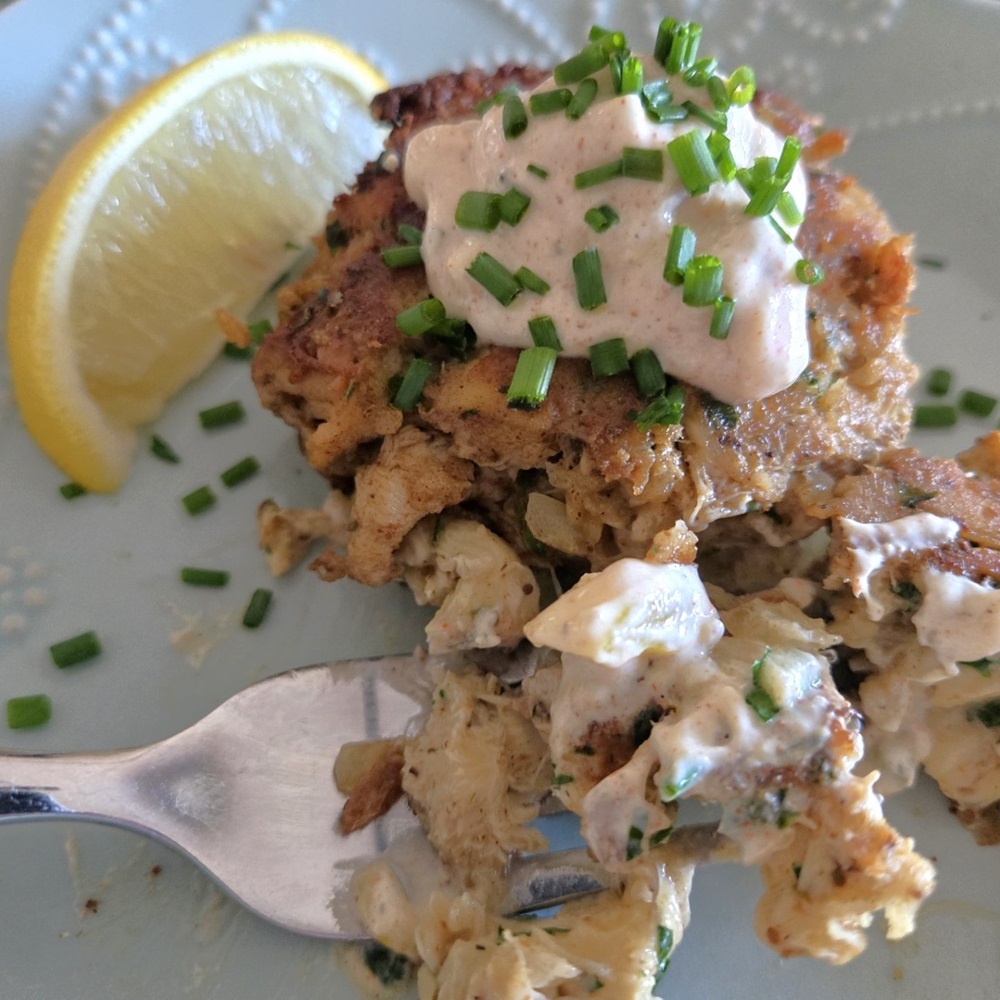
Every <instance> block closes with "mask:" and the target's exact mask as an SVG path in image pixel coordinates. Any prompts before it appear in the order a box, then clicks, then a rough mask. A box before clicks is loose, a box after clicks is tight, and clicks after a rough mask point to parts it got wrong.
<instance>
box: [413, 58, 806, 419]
mask: <svg viewBox="0 0 1000 1000" xmlns="http://www.w3.org/2000/svg"><path fill="white" fill-rule="evenodd" d="M644 66H645V73H646V80H647V81H649V80H651V79H653V78H654V77H656V76H658V77H662V76H663V71H662V69H661V68H660V67H659V66H658V65H657V64H656V63H655V62H654V61H653V60H652V59H646V60H644ZM596 79H597V80H598V82H599V90H598V97H597V99H596V101H595V102H594V104H592V105H591V107H590V108H589V109H588V110H587V112H586V113H585V114H584V115H583V117H582V118H580V119H579V120H571V119H569V118H567V117H566V116H565V115H564V114H562V113H556V114H549V115H542V116H536V115H531V114H530V112H529V124H528V128H527V130H526V131H525V132H524V133H523V134H522V135H521V136H519V137H517V138H515V139H509V140H508V139H506V138H505V137H504V134H503V126H502V114H503V112H502V108H500V107H495V108H492V109H491V110H489V111H488V112H487V113H486V114H485V115H484V116H483V117H482V119H477V120H473V121H465V122H461V123H459V124H443V125H435V126H431V127H429V128H426V129H424V130H422V131H420V132H418V133H417V134H416V135H414V136H413V138H412V139H411V140H410V142H409V146H408V148H407V150H406V154H405V161H404V180H405V184H406V189H407V192H408V193H409V195H410V197H411V198H412V199H413V200H414V202H416V204H417V205H419V206H420V207H421V208H423V209H425V210H426V212H427V223H426V227H425V230H424V238H423V257H424V264H425V267H426V271H427V278H428V282H429V286H430V289H431V291H432V293H433V294H434V295H435V296H436V297H437V298H439V299H440V300H441V301H442V302H443V303H444V304H445V307H446V308H447V310H448V313H449V315H453V316H460V317H464V318H465V319H467V320H468V321H469V322H470V323H471V324H472V326H473V328H474V329H475V331H476V334H477V336H478V337H479V339H480V340H481V341H484V342H488V343H492V344H499V345H503V346H507V347H530V346H531V338H530V335H529V332H528V325H527V324H528V320H529V319H531V318H532V317H535V316H538V315H547V316H550V317H551V318H552V319H553V321H554V322H555V325H556V329H557V331H558V333H559V337H560V339H561V342H562V345H563V350H564V353H566V354H569V355H575V356H585V355H586V354H587V351H588V348H589V347H590V346H591V345H592V344H596V343H598V342H600V341H603V340H607V339H609V338H613V337H623V338H624V339H625V342H626V344H627V346H628V349H629V353H630V354H631V353H633V352H635V351H637V350H639V349H640V348H644V347H648V348H651V349H652V350H653V351H654V352H655V353H656V355H657V358H658V359H659V361H660V364H661V365H662V367H663V368H664V369H665V370H666V371H667V372H668V373H669V374H670V375H673V376H675V377H676V378H679V379H683V380H684V381H686V382H689V383H691V384H693V385H696V386H699V387H701V388H703V389H706V390H708V391H709V392H710V393H711V394H712V395H713V396H715V397H716V398H718V399H720V400H723V401H725V402H729V403H736V402H740V401H743V400H749V399H761V398H763V397H765V396H768V395H770V394H772V393H774V392H777V391H779V390H780V389H783V388H785V387H786V386H788V385H789V384H791V382H793V381H794V380H795V379H796V378H797V377H798V376H799V374H800V373H801V372H802V370H803V369H804V368H805V366H806V364H807V362H808V358H809V345H808V336H807V328H806V287H805V285H803V284H802V283H801V282H800V281H798V280H797V278H796V276H795V273H794V269H795V265H796V263H797V261H798V260H799V258H800V254H799V253H798V251H797V250H796V249H795V247H794V246H789V245H786V244H785V243H784V242H783V241H782V239H781V238H780V237H779V236H778V234H777V233H776V231H775V230H774V228H773V227H772V226H771V224H770V222H769V220H768V219H767V218H753V217H750V216H747V215H745V214H744V208H745V206H746V203H747V196H746V194H745V193H744V191H743V189H742V188H741V187H740V185H739V183H738V182H737V181H735V180H734V181H731V182H730V183H728V184H724V183H721V182H717V183H715V184H713V185H712V186H711V187H710V189H709V190H708V192H707V193H705V194H702V195H698V196H691V195H689V194H688V192H687V190H686V189H685V188H684V186H683V184H682V183H681V180H680V177H679V175H678V174H677V171H676V170H675V168H674V166H673V163H672V161H671V159H670V157H669V155H667V153H666V151H665V146H666V144H667V143H668V142H670V141H671V140H672V139H674V138H676V137H677V136H678V135H681V134H683V133H686V132H689V131H691V130H692V129H697V130H700V131H702V132H704V133H706V135H707V134H708V133H709V131H710V129H709V127H708V126H707V125H705V124H702V123H701V122H700V121H698V120H697V119H694V118H688V119H687V120H685V121H682V122H679V123H670V124H655V123H653V122H651V121H650V120H649V119H648V118H647V116H646V114H645V111H644V109H643V107H642V105H641V102H640V99H639V96H638V95H635V94H632V95H618V94H615V93H614V92H613V88H612V86H611V83H610V80H609V73H608V71H607V70H602V71H601V72H599V73H598V74H596ZM670 79H671V88H672V90H673V92H674V101H675V102H676V103H681V102H683V101H685V100H689V99H690V100H693V101H695V102H696V103H698V104H700V105H701V106H703V107H706V106H707V107H709V108H710V104H709V102H708V100H707V97H706V93H705V90H704V89H703V88H699V89H695V88H692V87H688V86H687V85H686V84H684V83H683V82H682V81H681V79H680V77H679V76H676V77H671V78H670ZM554 87H555V83H554V81H553V80H552V79H551V78H550V79H548V80H547V81H545V82H544V83H542V84H541V85H540V86H539V87H538V88H537V91H536V92H541V91H548V90H552V89H553V88H554ZM524 101H525V107H527V106H528V99H527V95H524ZM726 134H727V135H728V137H729V139H730V142H731V149H732V153H733V157H734V158H735V161H736V163H737V165H739V166H750V165H752V164H753V161H754V159H755V158H756V157H758V156H771V157H777V156H778V155H779V154H780V152H781V147H782V143H783V139H782V138H781V137H779V136H778V135H777V134H776V133H775V132H773V131H772V130H771V129H769V128H767V127H766V126H765V125H763V124H762V123H760V122H758V121H757V120H756V118H755V117H754V115H753V113H752V112H751V110H750V109H749V107H742V108H740V107H733V108H731V109H730V110H729V112H728V127H727V132H726ZM624 147H641V148H651V149H652V148H655V149H664V176H663V180H662V181H659V182H653V181H646V180H638V179H632V178H625V177H617V178H614V179H612V180H610V181H607V182H605V183H602V184H598V185H596V186H593V187H590V188H585V189H583V190H576V189H575V188H574V183H573V179H574V176H575V175H576V174H577V173H578V172H580V171H582V170H586V169H589V168H591V167H595V166H599V165H601V164H605V163H608V162H609V161H612V160H615V159H617V158H618V157H620V156H621V151H622V149H623V148H624ZM529 165H536V166H539V167H542V168H544V169H545V170H547V171H548V177H547V178H546V179H542V178H539V177H538V176H536V175H535V174H534V173H532V172H531V171H530V170H529V169H528V166H529ZM511 187H516V188H518V189H520V190H521V191H522V192H524V193H525V194H527V195H529V196H530V197H531V204H530V206H529V208H528V210H527V212H526V213H525V215H524V217H523V218H522V220H521V221H520V223H519V224H518V225H516V226H509V225H506V224H504V223H502V222H501V223H500V225H499V226H498V227H497V228H496V229H495V230H494V231H493V232H480V231H478V230H471V229H463V228H459V227H458V226H457V225H456V224H455V207H456V204H457V202H458V199H459V197H460V196H461V195H462V194H463V193H465V192H466V191H489V192H495V193H498V194H502V193H504V192H505V191H507V190H509V189H510V188H511ZM787 190H788V191H789V192H790V193H791V195H792V197H793V198H794V199H795V202H796V204H797V205H798V206H799V208H800V209H801V210H803V211H804V209H805V205H806V194H807V185H806V176H805V172H804V170H803V169H802V168H801V166H797V167H796V168H795V171H794V174H793V177H792V181H791V183H790V184H789V185H788V188H787ZM600 205H610V206H611V208H613V209H614V211H615V212H616V213H617V214H618V215H619V217H620V221H619V222H617V223H616V224H613V225H612V226H611V227H610V228H609V229H608V230H606V231H605V232H603V233H596V232H594V230H593V229H591V228H590V226H589V225H588V224H587V223H586V222H584V218H583V217H584V213H585V212H586V211H587V210H588V209H590V208H594V207H595V206H600ZM675 223H676V224H682V225H686V226H688V227H690V228H691V229H693V230H694V232H695V234H696V237H697V246H696V249H695V253H696V254H712V255H714V256H716V257H718V258H719V260H720V261H721V262H722V265H723V268H724V283H723V294H726V295H729V296H731V297H732V298H733V299H734V300H735V302H736V309H735V314H734V317H733V321H732V325H731V327H730V331H729V335H728V338H727V339H725V340H717V339H713V338H711V337H710V336H709V332H708V331H709V325H710V322H711V317H712V308H711V307H693V306H688V305H685V304H684V303H683V301H682V297H681V290H680V289H679V288H678V287H675V286H673V285H670V284H668V283H667V282H666V281H665V280H664V279H663V266H664V262H665V259H666V250H667V245H668V242H669V239H670V233H671V230H672V228H673V226H674V224H675ZM786 229H789V231H791V232H792V234H793V235H794V232H795V227H786ZM591 246H592V247H596V248H597V250H598V253H599V255H600V259H601V266H602V272H603V277H604V284H605V289H606V293H607V299H608V301H607V303H606V304H605V305H603V306H600V307H598V308H597V309H594V310H590V311H585V310H584V309H582V308H581V307H580V305H579V303H578V301H577V295H576V285H575V281H574V277H573V270H572V260H573V257H574V256H575V255H576V254H577V253H579V252H580V251H581V250H583V249H584V248H586V247H591ZM481 251H485V252H487V253H490V254H491V255H493V256H494V257H495V258H496V259H497V260H499V261H500V262H501V263H502V264H504V265H505V266H506V267H507V268H508V269H509V270H510V271H516V270H517V269H518V268H519V267H522V266H527V267H528V268H530V269H531V270H532V271H534V272H535V273H536V274H538V275H540V276H541V277H542V278H544V279H545V281H546V282H548V283H549V285H550V286H551V289H550V291H548V292H547V293H546V294H544V295H542V296H539V295H537V294H534V293H532V292H530V291H524V292H522V293H521V294H520V295H519V296H518V297H517V298H516V299H514V301H513V302H512V303H511V304H510V305H509V306H507V307H504V306H502V305H501V304H500V303H499V302H498V301H497V300H496V299H495V298H493V296H492V295H491V294H490V293H489V292H487V291H486V290H485V289H484V288H482V287H481V286H480V285H479V284H478V283H477V282H476V281H475V280H474V279H472V278H471V277H470V276H469V275H468V274H467V273H466V268H467V267H468V266H469V264H470V263H471V262H472V260H473V259H474V258H475V257H476V255H477V254H478V253H480V252H481Z"/></svg>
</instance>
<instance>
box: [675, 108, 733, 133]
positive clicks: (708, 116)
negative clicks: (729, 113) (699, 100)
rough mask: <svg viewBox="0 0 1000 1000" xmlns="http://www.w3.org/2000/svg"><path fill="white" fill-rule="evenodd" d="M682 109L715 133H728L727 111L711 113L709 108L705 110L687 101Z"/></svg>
mask: <svg viewBox="0 0 1000 1000" xmlns="http://www.w3.org/2000/svg"><path fill="white" fill-rule="evenodd" d="M681 107H683V108H685V109H686V110H687V113H688V115H689V117H691V118H697V119H698V121H700V122H704V123H705V124H706V125H707V126H708V127H709V128H711V129H713V130H714V131H716V132H725V131H726V127H727V126H728V124H729V122H728V120H727V118H726V113H725V111H709V110H708V109H707V108H703V107H702V106H701V105H700V104H696V103H695V102H694V101H685V102H684V103H683V104H682V105H681Z"/></svg>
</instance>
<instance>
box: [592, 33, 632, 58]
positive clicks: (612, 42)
mask: <svg viewBox="0 0 1000 1000" xmlns="http://www.w3.org/2000/svg"><path fill="white" fill-rule="evenodd" d="M599 31H600V32H601V33H600V34H598V35H597V36H596V37H595V38H592V39H591V41H592V42H596V43H597V44H598V45H600V47H601V48H602V49H604V51H605V52H607V53H608V55H609V56H611V55H623V54H624V53H625V52H627V51H628V44H627V42H626V39H625V36H624V35H623V34H622V33H621V32H620V31H608V30H607V29H606V28H601V29H599Z"/></svg>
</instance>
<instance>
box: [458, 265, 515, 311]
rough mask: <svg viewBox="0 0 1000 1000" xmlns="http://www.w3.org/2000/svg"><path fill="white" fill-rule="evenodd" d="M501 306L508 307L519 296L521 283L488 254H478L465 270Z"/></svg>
mask: <svg viewBox="0 0 1000 1000" xmlns="http://www.w3.org/2000/svg"><path fill="white" fill-rule="evenodd" d="M465 270H466V271H467V272H468V274H469V276H470V277H471V278H473V279H474V280H476V281H478V282H479V284H480V285H482V286H483V288H485V289H486V291H488V292H489V293H490V295H492V296H493V298H495V299H496V300H497V302H499V303H500V305H502V306H509V305H510V304H511V302H513V301H514V299H516V298H517V296H518V295H520V294H521V283H520V282H519V281H518V280H517V278H515V277H514V275H513V274H512V273H511V272H510V271H508V270H507V268H506V267H504V266H503V264H501V263H500V261H498V260H497V259H496V257H492V256H491V255H490V254H488V253H485V252H483V253H479V254H477V255H476V259H475V260H474V261H473V262H472V263H471V264H470V265H469V266H468V267H467V268H466V269H465Z"/></svg>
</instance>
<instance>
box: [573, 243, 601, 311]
mask: <svg viewBox="0 0 1000 1000" xmlns="http://www.w3.org/2000/svg"><path fill="white" fill-rule="evenodd" d="M573 277H574V278H575V279H576V299H577V302H579V303H580V307H581V308H582V309H587V310H590V309H596V308H597V307H598V306H602V305H604V303H605V302H607V301H608V297H607V294H606V293H605V291H604V275H603V273H602V271H601V256H600V254H599V253H598V252H597V247H587V248H586V249H585V250H581V251H580V252H579V253H578V254H577V255H576V256H575V257H574V258H573Z"/></svg>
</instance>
